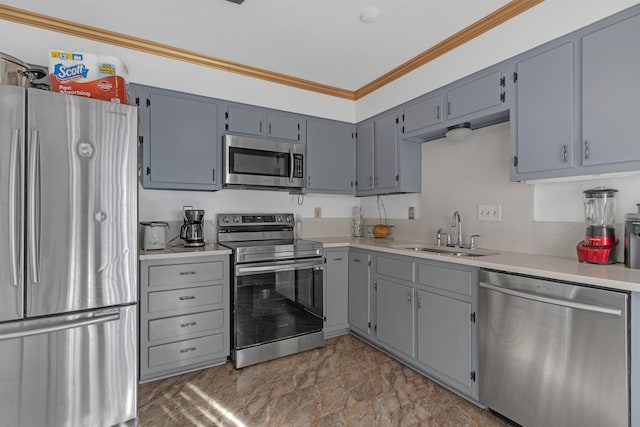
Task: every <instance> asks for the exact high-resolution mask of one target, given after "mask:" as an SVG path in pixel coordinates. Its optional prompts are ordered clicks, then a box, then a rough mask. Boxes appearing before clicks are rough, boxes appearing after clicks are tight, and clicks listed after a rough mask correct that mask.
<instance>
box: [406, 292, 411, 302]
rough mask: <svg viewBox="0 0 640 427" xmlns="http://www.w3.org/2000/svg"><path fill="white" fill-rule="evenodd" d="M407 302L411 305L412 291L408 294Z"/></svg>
mask: <svg viewBox="0 0 640 427" xmlns="http://www.w3.org/2000/svg"><path fill="white" fill-rule="evenodd" d="M407 302H408V303H409V304H411V291H408V292H407Z"/></svg>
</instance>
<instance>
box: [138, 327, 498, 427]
mask: <svg viewBox="0 0 640 427" xmlns="http://www.w3.org/2000/svg"><path fill="white" fill-rule="evenodd" d="M138 406H139V425H140V426H141V427H161V426H165V427H169V426H181V427H182V426H185V427H186V426H366V427H371V426H392V425H393V426H414V425H415V426H423V425H424V426H501V427H504V426H507V424H505V423H504V422H503V421H502V420H500V419H498V418H496V417H494V416H493V415H491V414H489V413H488V412H486V411H483V410H481V409H480V408H478V407H476V406H474V405H472V404H471V403H469V402H467V401H466V400H464V399H462V398H460V397H458V396H456V395H455V394H453V393H451V392H449V391H447V390H445V389H444V388H442V387H440V386H439V385H437V384H435V383H434V382H433V381H430V380H428V379H427V378H425V377H423V376H422V375H420V374H418V373H416V372H414V371H412V370H411V369H409V368H407V367H405V366H403V365H401V364H400V363H398V362H396V361H395V360H393V359H391V358H390V357H388V356H386V355H385V354H383V353H381V352H380V351H378V350H376V349H374V348H372V347H370V346H369V345H367V344H365V343H364V342H362V341H360V340H359V339H357V338H355V337H353V336H351V335H344V336H341V337H337V338H333V339H330V340H328V341H326V343H325V346H324V347H323V348H322V349H317V350H311V351H307V352H303V353H299V354H296V355H293V356H289V357H284V358H280V359H276V360H272V361H270V362H266V363H262V364H259V365H254V366H249V367H246V368H244V369H241V370H235V369H233V365H232V364H231V363H229V362H228V363H226V364H225V365H223V366H218V367H214V368H209V369H204V370H200V371H197V372H193V373H189V374H184V375H179V376H176V377H172V378H168V379H165V380H160V381H154V382H151V383H146V384H142V385H140V388H139V396H138Z"/></svg>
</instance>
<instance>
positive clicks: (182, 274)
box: [180, 271, 196, 276]
mask: <svg viewBox="0 0 640 427" xmlns="http://www.w3.org/2000/svg"><path fill="white" fill-rule="evenodd" d="M194 274H196V272H195V271H181V272H180V275H181V276H191V275H194Z"/></svg>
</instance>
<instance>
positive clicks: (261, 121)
mask: <svg viewBox="0 0 640 427" xmlns="http://www.w3.org/2000/svg"><path fill="white" fill-rule="evenodd" d="M259 129H260V133H262V120H260V127H259Z"/></svg>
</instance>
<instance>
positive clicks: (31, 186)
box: [25, 89, 137, 317]
mask: <svg viewBox="0 0 640 427" xmlns="http://www.w3.org/2000/svg"><path fill="white" fill-rule="evenodd" d="M27 98H28V103H27V105H28V115H27V156H26V163H27V177H26V180H27V196H26V198H27V203H26V206H27V209H26V223H27V239H26V258H27V261H26V263H25V268H26V270H27V286H26V288H27V292H26V293H27V297H26V304H27V306H26V312H27V317H33V316H41V315H48V314H55V313H64V312H70V311H77V310H86V309H93V308H98V307H106V306H113V305H119V304H125V303H130V302H135V301H136V299H137V290H136V276H137V267H136V256H137V238H136V235H137V226H136V223H137V210H136V208H137V196H136V195H137V193H136V190H137V182H136V124H137V113H136V109H135V108H134V107H130V106H127V105H120V104H116V103H111V102H106V101H99V100H94V99H88V98H83V97H80V96H70V95H63V94H59V93H52V92H47V91H42V90H37V89H29V90H28V92H27Z"/></svg>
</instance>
